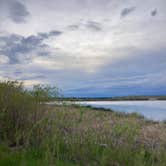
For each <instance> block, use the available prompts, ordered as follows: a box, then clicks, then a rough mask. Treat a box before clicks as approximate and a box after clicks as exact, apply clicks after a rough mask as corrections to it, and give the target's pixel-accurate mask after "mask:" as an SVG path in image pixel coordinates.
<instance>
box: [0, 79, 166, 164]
mask: <svg viewBox="0 0 166 166" xmlns="http://www.w3.org/2000/svg"><path fill="white" fill-rule="evenodd" d="M56 96H57V97H58V96H59V92H58V90H57V88H54V87H49V86H41V85H39V86H35V87H34V89H33V90H31V91H27V90H25V89H24V87H23V85H22V84H21V83H19V82H15V81H14V82H1V83H0V165H2V166H11V165H12V166H19V165H20V166H24V165H25V166H33V165H34V166H38V165H39V166H41V165H44V166H45V165H46V166H47V165H55V166H74V165H80V166H81V165H82V166H84V165H87V166H88V165H89V166H93V165H94V166H99V165H101V166H124V165H125V166H126V165H127V166H165V163H166V140H165V138H166V123H164V122H160V123H159V122H153V121H148V120H146V119H144V117H142V116H140V115H138V114H136V113H132V114H125V113H116V112H113V111H107V110H105V109H103V110H101V109H97V108H91V107H83V106H78V105H65V104H64V105H56V104H55V105H47V104H45V102H46V101H49V100H50V99H51V98H52V97H56Z"/></svg>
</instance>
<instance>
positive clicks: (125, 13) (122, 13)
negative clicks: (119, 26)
mask: <svg viewBox="0 0 166 166" xmlns="http://www.w3.org/2000/svg"><path fill="white" fill-rule="evenodd" d="M135 9H136V7H135V6H132V7H129V8H124V9H123V10H122V11H121V17H125V16H127V15H128V14H130V13H131V12H133V11H134V10H135Z"/></svg>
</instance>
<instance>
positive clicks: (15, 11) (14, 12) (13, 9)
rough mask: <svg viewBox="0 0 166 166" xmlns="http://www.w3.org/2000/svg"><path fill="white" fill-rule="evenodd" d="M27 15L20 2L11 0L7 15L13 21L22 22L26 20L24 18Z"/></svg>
mask: <svg viewBox="0 0 166 166" xmlns="http://www.w3.org/2000/svg"><path fill="white" fill-rule="evenodd" d="M29 15H30V13H29V12H28V10H27V8H26V7H25V6H24V5H23V4H22V3H20V2H18V1H14V2H11V5H10V8H9V17H10V19H11V20H12V21H14V22H15V23H23V22H25V21H26V18H27V16H29Z"/></svg>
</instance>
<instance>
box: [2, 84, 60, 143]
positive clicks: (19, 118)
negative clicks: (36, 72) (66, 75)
mask: <svg viewBox="0 0 166 166" xmlns="http://www.w3.org/2000/svg"><path fill="white" fill-rule="evenodd" d="M53 90H54V91H53ZM57 92H58V90H57V88H54V87H49V86H43V85H37V86H35V87H34V88H33V90H32V91H27V90H25V89H24V87H23V84H22V83H20V82H18V81H4V82H0V140H2V141H4V140H5V141H7V143H8V144H9V145H10V146H18V145H25V143H26V142H28V141H27V138H28V137H29V134H30V133H33V132H36V133H35V134H34V133H33V134H32V135H33V136H34V135H35V137H36V136H37V133H38V132H39V131H37V130H36V129H35V130H34V127H35V126H36V125H37V124H38V123H39V121H41V120H43V119H44V118H45V116H44V115H45V109H44V105H43V104H42V103H43V102H45V101H47V100H48V99H49V98H50V97H52V96H53V95H54V96H55V95H57V94H58V93H57ZM39 129H40V128H39ZM39 129H38V130H39ZM32 131H33V132H32Z"/></svg>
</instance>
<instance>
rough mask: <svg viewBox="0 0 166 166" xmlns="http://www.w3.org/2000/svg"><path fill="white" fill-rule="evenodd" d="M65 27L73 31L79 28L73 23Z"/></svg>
mask: <svg viewBox="0 0 166 166" xmlns="http://www.w3.org/2000/svg"><path fill="white" fill-rule="evenodd" d="M67 28H68V29H69V30H71V31H75V30H78V29H79V25H76V24H73V25H69V26H68V27H67Z"/></svg>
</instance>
